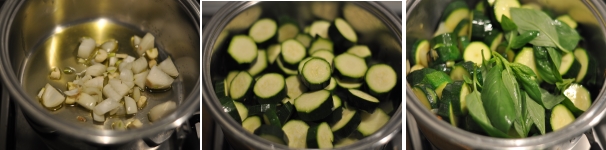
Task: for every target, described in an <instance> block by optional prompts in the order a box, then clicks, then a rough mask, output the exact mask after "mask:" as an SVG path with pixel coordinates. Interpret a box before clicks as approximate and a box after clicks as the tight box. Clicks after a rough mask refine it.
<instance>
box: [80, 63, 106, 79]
mask: <svg viewBox="0 0 606 150" xmlns="http://www.w3.org/2000/svg"><path fill="white" fill-rule="evenodd" d="M106 69H107V67H105V65H103V64H94V65H91V66H89V67H88V68H86V74H85V75H90V76H101V75H103V73H104V72H105V70H106Z"/></svg>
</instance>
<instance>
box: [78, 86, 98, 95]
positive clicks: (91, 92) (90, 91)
mask: <svg viewBox="0 0 606 150" xmlns="http://www.w3.org/2000/svg"><path fill="white" fill-rule="evenodd" d="M82 93H86V94H88V95H91V96H92V95H101V94H103V93H101V90H100V88H93V87H86V88H84V90H82Z"/></svg>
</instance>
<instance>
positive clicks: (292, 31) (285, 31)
mask: <svg viewBox="0 0 606 150" xmlns="http://www.w3.org/2000/svg"><path fill="white" fill-rule="evenodd" d="M298 34H299V26H297V25H296V24H294V23H292V22H289V23H284V24H282V25H280V28H278V42H284V41H286V40H288V39H292V38H295V36H297V35H298Z"/></svg>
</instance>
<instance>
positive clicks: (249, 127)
mask: <svg viewBox="0 0 606 150" xmlns="http://www.w3.org/2000/svg"><path fill="white" fill-rule="evenodd" d="M260 126H261V118H259V116H250V117H248V118H246V119H244V121H243V122H242V127H243V128H244V130H246V131H248V132H250V133H255V130H257V128H259V127H260Z"/></svg>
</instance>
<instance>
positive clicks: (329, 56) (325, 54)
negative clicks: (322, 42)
mask: <svg viewBox="0 0 606 150" xmlns="http://www.w3.org/2000/svg"><path fill="white" fill-rule="evenodd" d="M311 56H312V57H319V58H323V59H324V60H326V61H327V62H328V64H330V66H332V62H333V60H334V59H335V55H334V54H333V53H332V51H329V50H317V51H315V52H314V53H313V54H311ZM331 70H332V67H331Z"/></svg>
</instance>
